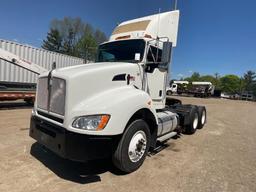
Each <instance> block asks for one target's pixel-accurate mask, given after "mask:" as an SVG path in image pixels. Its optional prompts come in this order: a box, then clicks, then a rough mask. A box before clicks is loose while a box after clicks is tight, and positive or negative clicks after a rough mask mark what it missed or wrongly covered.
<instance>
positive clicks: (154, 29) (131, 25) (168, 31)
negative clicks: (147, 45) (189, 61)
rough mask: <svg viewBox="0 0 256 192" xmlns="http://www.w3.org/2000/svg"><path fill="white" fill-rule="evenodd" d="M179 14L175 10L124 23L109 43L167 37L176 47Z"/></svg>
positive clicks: (119, 26) (118, 27) (115, 30)
mask: <svg viewBox="0 0 256 192" xmlns="http://www.w3.org/2000/svg"><path fill="white" fill-rule="evenodd" d="M179 13H180V12H179V11H178V10H175V11H169V12H164V13H159V14H155V15H150V16H146V17H141V18H138V19H133V20H129V21H125V22H122V23H121V24H119V25H118V26H117V27H116V28H115V29H114V31H113V33H112V35H111V36H110V39H109V41H116V40H124V39H138V38H143V39H156V38H157V37H160V38H161V37H167V38H168V39H169V41H170V42H172V45H173V47H175V46H176V43H177V34H178V23H179Z"/></svg>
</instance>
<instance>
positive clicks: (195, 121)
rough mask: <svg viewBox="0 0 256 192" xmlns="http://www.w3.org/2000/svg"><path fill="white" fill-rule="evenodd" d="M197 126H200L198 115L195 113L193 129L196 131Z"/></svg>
mask: <svg viewBox="0 0 256 192" xmlns="http://www.w3.org/2000/svg"><path fill="white" fill-rule="evenodd" d="M197 125H198V114H197V113H195V118H194V121H193V129H196V128H197Z"/></svg>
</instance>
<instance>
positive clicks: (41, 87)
mask: <svg viewBox="0 0 256 192" xmlns="http://www.w3.org/2000/svg"><path fill="white" fill-rule="evenodd" d="M47 84H48V79H47V78H46V77H44V78H40V79H39V81H38V85H37V86H38V88H37V106H38V108H40V109H44V110H47V108H48V107H47V106H48V85H47Z"/></svg>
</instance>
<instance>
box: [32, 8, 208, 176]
mask: <svg viewBox="0 0 256 192" xmlns="http://www.w3.org/2000/svg"><path fill="white" fill-rule="evenodd" d="M178 21H179V11H178V10H175V11H170V12H165V13H160V14H156V15H151V16H147V17H143V18H138V19H134V20H130V21H126V22H123V23H121V24H120V25H118V26H117V27H116V29H115V30H114V31H113V33H112V35H111V37H110V39H109V41H108V42H105V43H103V44H101V45H100V46H99V48H98V56H97V60H96V62H95V63H91V64H86V65H80V66H73V67H68V68H62V69H54V70H51V71H50V72H47V73H44V74H42V75H40V76H39V80H38V86H37V94H36V95H37V97H36V101H35V105H34V108H33V111H32V116H31V125H30V136H31V137H32V138H34V139H35V140H37V141H38V142H39V143H40V144H42V145H43V146H45V147H46V148H48V149H49V150H51V151H53V152H54V153H56V154H58V155H59V156H61V157H63V158H66V159H70V160H73V161H79V162H85V161H88V160H94V159H99V158H112V161H113V164H114V165H115V166H116V167H117V168H118V169H120V170H121V171H123V172H126V173H130V172H133V171H135V170H137V169H138V168H139V167H140V166H141V165H142V163H143V161H144V160H145V158H146V156H147V154H148V153H149V152H150V151H152V150H154V149H155V148H156V147H157V146H158V143H161V142H165V141H166V140H168V139H170V138H171V137H173V136H175V135H176V134H178V133H179V132H181V131H185V132H187V133H190V134H192V133H195V131H196V130H197V129H199V128H202V127H203V126H204V124H205V123H206V109H205V107H203V106H196V105H182V104H181V102H179V101H177V100H175V99H173V100H167V99H166V92H165V90H166V85H167V82H168V81H167V80H168V68H169V64H170V58H171V51H172V48H173V47H175V46H176V39H177V32H178Z"/></svg>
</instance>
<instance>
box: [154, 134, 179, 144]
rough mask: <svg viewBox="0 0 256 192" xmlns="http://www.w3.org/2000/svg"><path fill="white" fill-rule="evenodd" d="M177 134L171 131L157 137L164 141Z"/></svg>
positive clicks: (158, 139)
mask: <svg viewBox="0 0 256 192" xmlns="http://www.w3.org/2000/svg"><path fill="white" fill-rule="evenodd" d="M175 135H177V132H170V133H168V134H166V135H163V136H161V137H159V138H157V141H159V142H163V141H166V140H168V139H170V138H172V137H174V136H175Z"/></svg>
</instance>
